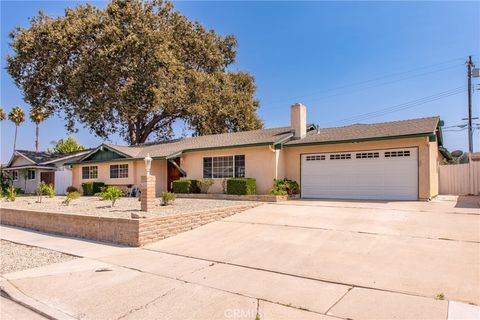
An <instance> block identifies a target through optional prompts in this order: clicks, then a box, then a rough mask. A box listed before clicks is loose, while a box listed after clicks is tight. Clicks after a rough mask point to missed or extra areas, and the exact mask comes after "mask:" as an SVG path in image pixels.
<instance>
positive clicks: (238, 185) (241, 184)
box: [226, 178, 257, 195]
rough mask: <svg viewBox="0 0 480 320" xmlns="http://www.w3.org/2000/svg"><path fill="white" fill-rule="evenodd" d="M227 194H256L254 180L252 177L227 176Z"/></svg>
mask: <svg viewBox="0 0 480 320" xmlns="http://www.w3.org/2000/svg"><path fill="white" fill-rule="evenodd" d="M226 180H227V194H238V195H245V194H256V192H257V187H256V180H255V179H254V178H228V179H226Z"/></svg>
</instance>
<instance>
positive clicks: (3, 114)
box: [0, 107, 7, 122]
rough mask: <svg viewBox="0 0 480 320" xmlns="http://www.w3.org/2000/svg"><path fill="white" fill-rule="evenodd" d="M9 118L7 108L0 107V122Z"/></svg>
mask: <svg viewBox="0 0 480 320" xmlns="http://www.w3.org/2000/svg"><path fill="white" fill-rule="evenodd" d="M5 119H7V113H6V112H5V110H3V108H2V107H0V122H1V121H3V120H5Z"/></svg>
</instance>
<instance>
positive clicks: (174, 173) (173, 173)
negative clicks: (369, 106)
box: [167, 158, 180, 191]
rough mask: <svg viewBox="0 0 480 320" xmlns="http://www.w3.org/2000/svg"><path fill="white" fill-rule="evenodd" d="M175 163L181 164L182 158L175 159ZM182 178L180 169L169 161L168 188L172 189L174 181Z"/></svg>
mask: <svg viewBox="0 0 480 320" xmlns="http://www.w3.org/2000/svg"><path fill="white" fill-rule="evenodd" d="M175 163H177V164H178V165H180V158H176V159H175ZM178 179H180V171H178V169H177V168H176V167H175V166H174V165H173V164H171V163H170V161H167V190H168V191H172V187H173V181H175V180H178Z"/></svg>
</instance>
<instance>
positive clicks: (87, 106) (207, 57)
mask: <svg viewBox="0 0 480 320" xmlns="http://www.w3.org/2000/svg"><path fill="white" fill-rule="evenodd" d="M10 38H11V43H10V46H11V48H12V54H11V55H9V56H8V57H7V70H8V73H9V74H10V75H11V76H12V78H13V79H14V81H15V83H16V84H17V86H19V87H20V88H21V89H22V91H23V94H24V100H25V101H26V102H28V103H29V104H30V105H32V106H34V107H44V108H45V109H46V111H47V112H48V113H56V114H63V115H64V117H65V120H66V126H67V129H68V130H70V131H74V130H75V123H77V122H78V123H81V124H82V125H85V126H86V127H87V128H89V129H90V130H91V131H92V132H94V133H95V134H96V135H97V136H99V137H102V138H108V137H109V136H111V135H112V134H114V133H118V134H120V135H121V136H122V137H123V138H124V139H125V140H126V141H128V142H129V143H130V144H132V145H133V144H137V143H143V142H145V141H146V140H147V139H148V138H149V136H151V135H152V134H156V135H157V138H160V139H166V138H169V137H171V136H172V131H173V129H172V124H173V123H174V122H175V120H177V119H181V120H183V121H185V122H186V123H187V124H188V125H189V126H190V128H191V129H192V130H193V132H194V134H195V135H203V134H210V133H221V132H232V131H243V130H250V129H258V128H260V127H262V122H261V120H260V119H259V118H258V117H257V114H256V111H257V109H258V107H259V103H258V101H257V100H256V99H255V98H254V93H255V90H256V88H255V84H254V78H253V77H252V76H251V75H250V74H248V73H246V72H236V71H231V70H229V67H230V66H231V65H232V64H233V63H234V62H235V57H236V54H237V52H236V46H237V41H236V39H235V37H234V36H232V35H226V36H222V35H219V34H217V33H216V32H215V31H213V30H207V29H205V28H204V27H203V26H202V25H201V24H200V23H198V22H192V21H190V20H188V18H186V17H185V16H183V15H182V14H180V13H179V12H177V11H175V10H174V8H173V5H172V3H171V2H168V1H159V0H112V1H110V2H109V3H107V5H106V6H104V7H103V6H102V7H99V8H97V7H94V6H93V5H91V4H84V5H79V6H77V7H75V8H70V9H67V10H66V14H65V15H63V16H56V17H48V16H46V15H45V14H44V13H40V14H39V15H38V16H36V17H33V18H32V19H31V24H30V26H28V27H26V28H22V27H18V28H16V29H15V30H13V32H12V33H11V35H10ZM32 66H34V67H32Z"/></svg>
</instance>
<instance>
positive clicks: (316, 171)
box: [301, 148, 418, 200]
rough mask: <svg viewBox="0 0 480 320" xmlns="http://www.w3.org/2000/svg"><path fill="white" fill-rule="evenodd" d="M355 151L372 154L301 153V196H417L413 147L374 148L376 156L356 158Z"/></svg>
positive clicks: (414, 151)
mask: <svg viewBox="0 0 480 320" xmlns="http://www.w3.org/2000/svg"><path fill="white" fill-rule="evenodd" d="M357 153H360V154H363V155H364V156H365V155H368V154H370V155H371V154H373V153H372V151H356V152H342V154H343V155H348V154H349V156H348V157H349V158H343V159H338V160H335V159H332V157H337V158H338V153H319V154H309V155H302V161H301V165H302V176H301V193H302V197H303V198H338V199H379V200H416V199H418V155H417V153H418V152H417V149H416V148H404V149H398V150H397V149H395V150H379V151H375V153H376V157H375V158H358V157H359V156H357ZM332 155H334V156H332ZM385 155H387V156H385ZM312 156H316V157H312ZM312 158H313V161H312ZM307 159H309V160H307ZM315 159H324V160H315Z"/></svg>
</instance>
